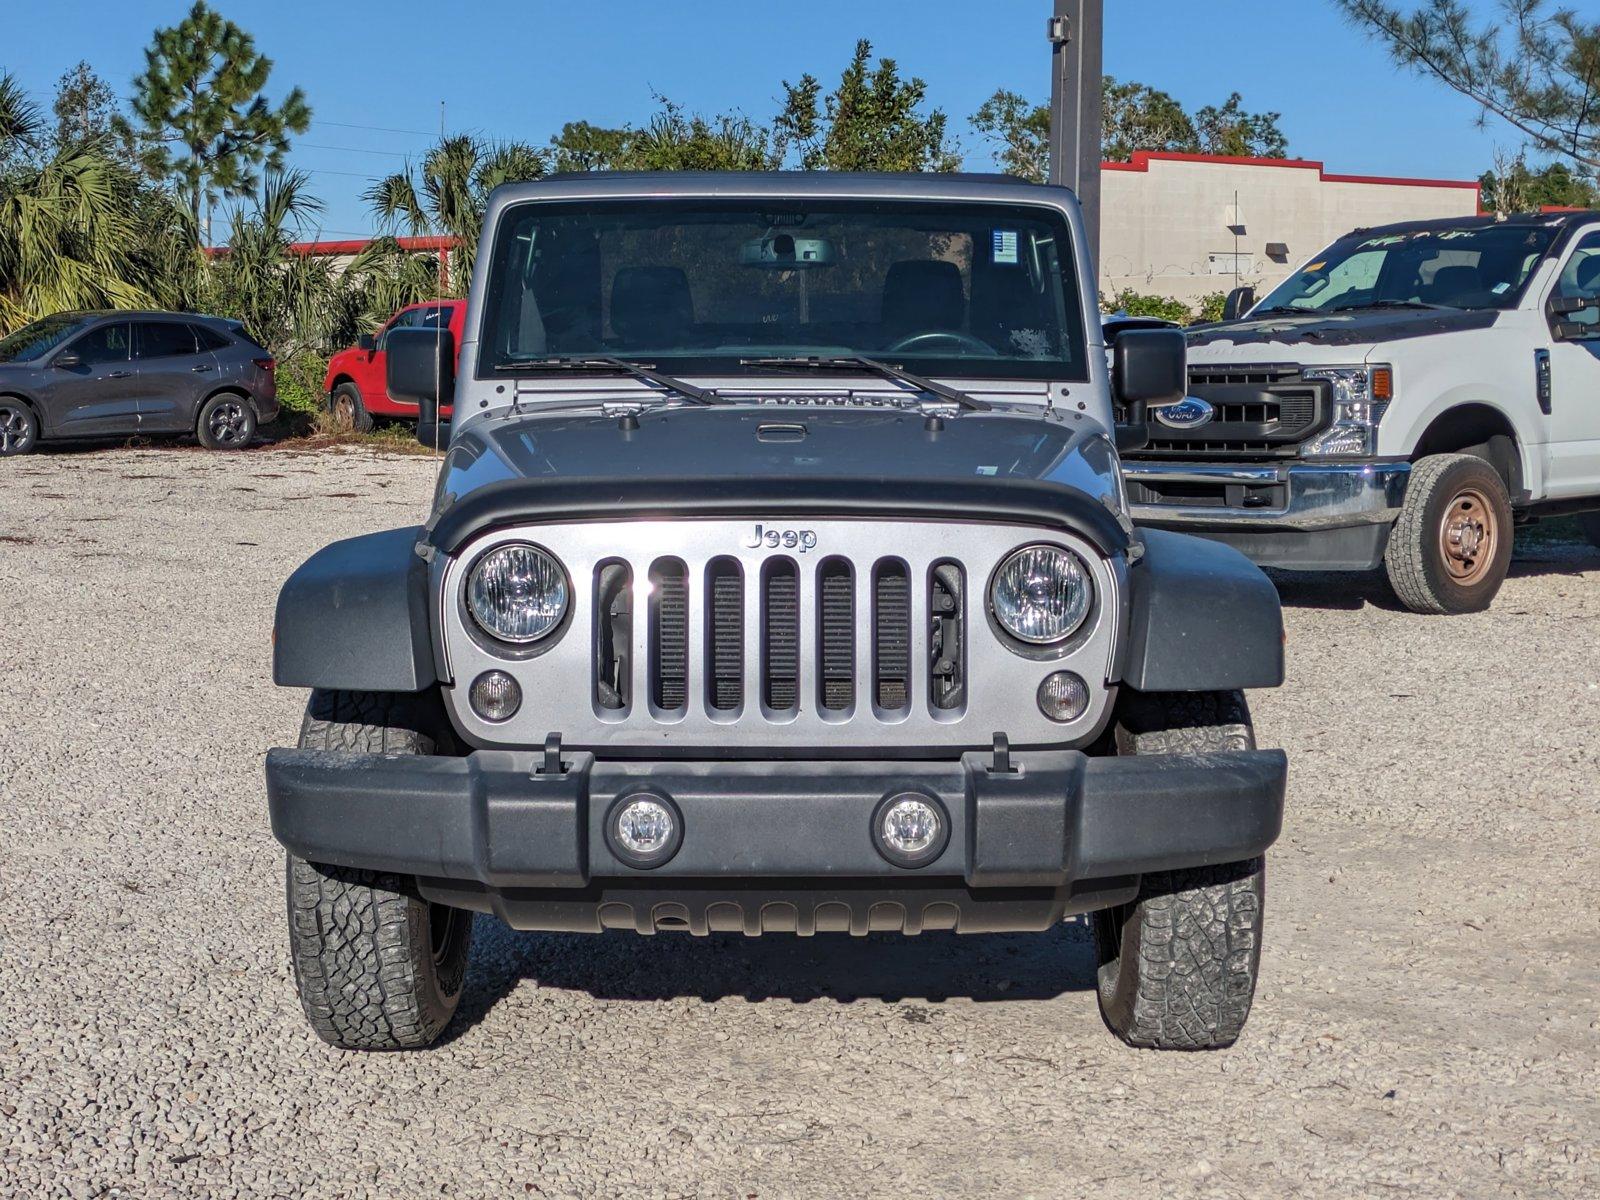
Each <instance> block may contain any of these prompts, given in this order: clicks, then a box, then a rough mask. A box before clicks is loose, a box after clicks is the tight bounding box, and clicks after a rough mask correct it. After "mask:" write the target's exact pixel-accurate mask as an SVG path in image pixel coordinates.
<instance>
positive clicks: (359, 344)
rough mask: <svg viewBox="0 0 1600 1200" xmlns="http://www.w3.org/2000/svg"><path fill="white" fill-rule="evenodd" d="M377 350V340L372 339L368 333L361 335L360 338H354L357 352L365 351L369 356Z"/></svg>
mask: <svg viewBox="0 0 1600 1200" xmlns="http://www.w3.org/2000/svg"><path fill="white" fill-rule="evenodd" d="M377 348H378V339H377V338H375V337H373V336H372V335H371V334H370V333H363V334H362V335H361V336H360V337H358V338H356V349H357V350H365V351H366V352H367V353H368V354H371V353H372V352H373V351H374V350H376V349H377Z"/></svg>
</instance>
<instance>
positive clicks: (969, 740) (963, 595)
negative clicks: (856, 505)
mask: <svg viewBox="0 0 1600 1200" xmlns="http://www.w3.org/2000/svg"><path fill="white" fill-rule="evenodd" d="M758 525H762V527H763V528H765V525H764V523H762V522H759V521H758V520H757V519H752V520H750V521H730V520H720V519H719V520H687V519H686V520H682V521H668V520H660V521H648V522H646V521H641V522H618V523H612V524H573V525H560V526H541V527H535V528H528V529H522V530H507V531H503V532H500V533H496V534H492V535H489V536H488V537H486V538H484V539H483V540H482V541H480V542H479V543H477V544H476V545H475V546H474V547H472V548H471V550H469V551H468V552H465V553H463V554H462V555H461V556H460V557H459V558H457V559H454V560H451V562H450V563H449V564H446V565H444V566H442V567H441V568H440V578H439V579H438V586H439V588H440V593H439V595H440V597H441V607H440V613H441V617H442V619H443V625H444V630H445V646H446V653H447V657H448V661H449V664H450V668H451V674H452V676H453V685H454V686H452V687H451V688H449V689H447V695H448V696H449V699H450V701H451V707H452V709H453V711H454V713H455V715H456V717H457V719H458V721H459V722H460V723H461V725H462V726H463V728H464V729H465V730H466V731H467V732H468V733H469V735H470V736H471V738H472V740H474V741H477V742H480V743H482V744H485V745H535V746H536V745H541V744H543V743H544V741H545V739H546V738H547V737H548V736H549V735H551V734H560V735H561V737H562V740H563V744H564V745H568V746H572V747H574V748H579V749H585V748H587V749H593V750H595V751H596V752H597V753H602V754H603V753H606V752H609V751H615V752H617V753H618V754H620V755H622V756H629V755H639V754H641V753H645V752H649V753H653V754H655V755H663V756H664V755H688V754H695V753H700V754H715V753H717V752H719V751H720V750H722V749H741V750H744V751H747V752H748V751H756V750H760V749H762V748H769V749H773V750H782V751H785V752H787V751H789V750H791V749H792V748H795V747H809V748H814V749H816V750H818V751H819V752H821V753H824V754H826V753H832V752H838V753H852V754H858V755H859V754H861V753H864V752H872V751H876V750H883V751H896V750H898V751H901V752H904V751H907V750H918V749H920V750H926V751H928V752H930V753H931V752H940V751H943V750H946V749H973V748H981V747H984V746H987V745H988V744H990V743H991V742H992V740H993V737H994V735H995V734H996V733H1002V734H1005V735H1006V736H1007V737H1008V738H1009V739H1010V741H1011V742H1012V744H1013V745H1017V746H1024V745H1057V744H1062V743H1067V742H1071V741H1073V740H1074V739H1075V737H1077V736H1083V735H1087V733H1088V732H1092V728H1093V727H1094V726H1095V725H1096V724H1097V723H1098V721H1099V718H1100V716H1101V714H1102V713H1103V711H1104V704H1105V692H1106V689H1105V687H1104V686H1103V685H1104V682H1105V680H1106V675H1107V666H1108V663H1109V662H1110V659H1111V648H1112V642H1113V640H1114V636H1115V620H1114V614H1115V613H1116V611H1117V596H1118V595H1119V593H1120V588H1121V584H1120V575H1119V573H1118V571H1117V569H1115V568H1114V567H1113V565H1112V564H1111V563H1109V562H1107V561H1106V560H1105V559H1103V558H1101V557H1100V555H1099V554H1098V553H1097V552H1096V551H1094V550H1093V549H1092V548H1091V547H1090V546H1088V545H1087V544H1086V543H1084V542H1083V541H1082V540H1081V539H1078V538H1076V537H1069V536H1061V535H1057V534H1052V533H1046V532H1043V531H1040V530H1037V529H1029V528H1026V527H1017V526H1004V525H985V524H977V523H971V524H938V525H935V524H922V523H900V522H882V521H870V520H867V521H839V520H831V519H829V520H814V521H806V522H804V525H805V533H806V535H807V537H808V540H811V541H813V542H814V544H815V547H816V548H815V549H814V550H801V549H800V548H799V546H798V545H791V546H788V547H785V546H783V545H781V544H780V545H779V546H778V547H776V548H773V547H769V546H768V545H767V544H766V543H765V541H764V540H763V541H762V544H761V545H757V546H752V545H749V544H748V543H750V542H752V541H756V540H758V539H757V538H756V537H755V536H754V532H753V531H754V530H756V528H757V527H758ZM512 540H527V541H532V542H535V543H536V544H538V545H539V546H542V547H543V548H544V549H546V550H547V551H549V552H550V553H552V554H554V555H555V556H556V557H557V558H558V559H559V560H560V561H561V563H562V564H563V566H564V567H565V569H566V571H567V574H568V578H569V580H570V582H571V585H572V593H573V600H572V610H571V611H572V617H571V620H570V621H569V623H568V624H567V626H566V627H564V628H563V629H562V630H561V631H560V632H559V633H557V634H555V635H552V637H551V639H550V640H549V643H548V644H540V645H538V646H536V647H535V648H534V649H533V651H532V652H531V653H525V654H524V655H523V656H521V657H518V656H517V655H516V654H515V653H513V652H509V651H504V650H498V649H497V648H496V647H495V646H494V645H493V644H492V643H490V642H489V641H488V640H487V639H485V638H484V637H482V636H481V634H479V633H477V632H476V631H475V628H474V626H473V625H472V622H471V618H470V617H469V616H468V615H467V614H466V611H465V607H464V604H463V603H462V599H461V590H462V586H463V582H464V581H463V579H462V578H461V566H462V564H463V562H465V561H470V560H472V559H473V558H476V557H477V555H478V554H479V552H480V551H481V550H482V549H484V548H487V547H488V546H489V545H492V544H495V543H497V542H502V541H512ZM1041 541H1047V542H1055V543H1058V544H1064V545H1067V546H1069V547H1071V548H1072V549H1074V550H1076V551H1077V552H1078V553H1079V554H1080V555H1082V556H1083V558H1084V560H1085V561H1086V562H1088V563H1089V564H1090V569H1091V573H1092V574H1093V576H1094V580H1095V585H1096V590H1097V595H1098V596H1099V602H1098V604H1097V605H1096V609H1095V612H1094V613H1093V615H1091V617H1090V619H1089V622H1088V623H1087V624H1086V626H1085V629H1084V630H1083V632H1082V633H1080V634H1079V635H1078V636H1077V638H1076V639H1075V640H1074V641H1073V643H1072V644H1071V646H1070V649H1069V652H1068V653H1067V654H1066V655H1065V656H1063V657H1059V658H1044V657H1039V656H1027V655H1021V654H1018V653H1016V652H1015V651H1014V650H1012V649H1010V648H1009V647H1008V646H1006V645H1005V644H1003V643H1002V642H1001V640H1000V639H999V638H998V637H997V636H996V635H995V634H994V632H993V631H992V629H991V628H990V623H989V617H988V613H987V611H986V607H985V603H986V597H987V587H988V583H987V581H988V579H989V577H990V575H991V574H992V572H993V571H994V569H995V567H996V566H997V565H998V564H999V562H1000V561H1001V560H1002V559H1003V558H1004V557H1005V556H1006V555H1007V554H1008V553H1010V552H1011V551H1012V550H1014V549H1016V548H1017V547H1019V546H1022V545H1027V544H1029V543H1032V542H1041ZM1062 667H1070V668H1071V669H1073V670H1075V671H1077V672H1078V673H1079V674H1080V675H1082V676H1083V677H1084V678H1085V679H1087V680H1089V681H1090V683H1091V687H1092V688H1093V689H1094V691H1095V700H1094V702H1093V703H1092V704H1091V705H1090V709H1089V712H1088V714H1086V715H1085V717H1084V718H1082V719H1081V720H1080V721H1078V722H1074V723H1072V724H1071V725H1068V726H1062V725H1057V724H1054V723H1052V722H1050V721H1048V720H1047V719H1045V718H1044V717H1043V716H1042V715H1041V714H1040V713H1039V711H1038V707H1037V703H1036V701H1035V693H1036V691H1037V689H1038V686H1039V683H1040V682H1041V681H1042V679H1043V677H1044V676H1045V675H1047V674H1049V673H1050V672H1051V671H1053V670H1059V669H1061V668H1062ZM494 668H497V669H501V670H509V671H511V672H512V673H513V674H514V675H516V676H517V678H518V680H519V682H521V684H522V691H523V697H524V700H523V707H522V709H521V710H520V711H519V712H518V713H517V714H516V715H515V716H514V717H512V718H511V719H510V720H509V721H507V722H505V723H503V724H500V725H491V724H488V723H485V722H482V721H480V720H478V719H477V718H476V717H474V715H473V714H472V712H471V710H470V709H469V708H468V707H467V706H466V705H465V704H464V703H460V704H458V703H456V692H457V691H460V692H462V693H464V692H465V685H466V684H469V683H470V682H471V681H472V680H473V679H475V678H476V677H477V675H478V674H479V673H481V672H482V671H484V670H489V669H494Z"/></svg>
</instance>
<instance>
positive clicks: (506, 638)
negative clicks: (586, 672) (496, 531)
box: [467, 542, 567, 644]
mask: <svg viewBox="0 0 1600 1200" xmlns="http://www.w3.org/2000/svg"><path fill="white" fill-rule="evenodd" d="M467 608H468V609H469V610H471V612H472V618H473V620H475V621H477V622H478V624H479V625H481V626H482V627H483V630H484V632H485V633H487V634H489V635H490V636H491V637H496V638H499V639H500V640H501V641H503V642H515V643H518V644H521V643H526V642H536V641H538V640H539V639H540V638H542V637H544V636H545V635H546V634H547V633H549V632H550V631H551V630H552V629H554V628H555V627H556V626H557V625H559V624H561V618H562V617H563V616H565V615H566V611H567V574H566V572H565V571H563V570H562V569H561V564H560V563H558V562H557V561H556V560H555V559H554V558H552V557H551V556H550V555H548V554H546V553H545V552H544V551H543V550H541V549H539V547H537V546H529V545H525V544H523V543H521V542H516V543H512V544H511V545H507V546H498V547H496V548H495V549H493V550H491V551H489V553H487V554H485V555H484V556H483V557H482V558H480V559H479V560H478V561H477V563H476V564H475V565H474V566H473V568H472V574H470V575H469V576H467Z"/></svg>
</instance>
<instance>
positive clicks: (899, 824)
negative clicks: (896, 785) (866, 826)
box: [872, 792, 950, 867]
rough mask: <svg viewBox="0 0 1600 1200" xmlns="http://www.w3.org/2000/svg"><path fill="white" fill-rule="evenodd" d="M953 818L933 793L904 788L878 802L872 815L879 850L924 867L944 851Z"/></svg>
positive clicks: (903, 864)
mask: <svg viewBox="0 0 1600 1200" xmlns="http://www.w3.org/2000/svg"><path fill="white" fill-rule="evenodd" d="M949 838H950V822H949V820H948V819H946V817H945V813H944V808H943V806H942V805H940V803H939V802H938V801H937V800H935V799H933V797H931V796H924V795H922V794H921V793H920V792H902V793H900V794H899V795H895V796H890V797H888V798H887V799H885V800H884V801H883V803H881V804H879V805H878V810H877V812H875V813H874V814H873V816H872V839H873V841H874V842H875V843H876V844H877V847H878V853H880V854H882V855H883V856H884V857H885V858H887V859H888V860H889V861H890V862H892V863H894V864H895V865H896V866H901V867H920V866H923V865H924V864H926V863H930V862H932V861H933V860H934V859H936V858H938V857H939V855H941V854H942V853H944V846H945V842H947V841H948V840H949Z"/></svg>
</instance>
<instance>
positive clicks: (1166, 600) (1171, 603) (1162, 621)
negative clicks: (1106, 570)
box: [1122, 529, 1283, 692]
mask: <svg viewBox="0 0 1600 1200" xmlns="http://www.w3.org/2000/svg"><path fill="white" fill-rule="evenodd" d="M1139 536H1140V538H1141V540H1142V541H1143V542H1144V554H1143V556H1142V557H1140V558H1139V559H1138V561H1137V562H1135V563H1133V564H1132V566H1130V568H1129V570H1128V581H1129V592H1130V595H1129V604H1128V638H1127V644H1126V652H1125V655H1124V657H1123V665H1122V682H1123V683H1125V684H1127V685H1128V686H1129V687H1132V688H1137V689H1138V690H1139V691H1141V692H1211V691H1232V690H1234V689H1242V688H1265V687H1277V686H1278V685H1279V684H1281V683H1282V682H1283V606H1282V604H1281V603H1280V601H1279V599H1278V589H1277V588H1275V587H1274V586H1273V585H1272V581H1271V580H1270V579H1268V578H1267V577H1266V575H1265V574H1264V573H1263V572H1262V571H1261V568H1259V567H1257V566H1256V565H1255V564H1254V563H1252V562H1251V561H1250V560H1249V559H1248V558H1246V557H1245V556H1244V555H1243V554H1240V553H1239V552H1238V551H1237V550H1235V549H1234V548H1233V547H1231V546H1224V545H1222V544H1221V543H1220V542H1211V541H1207V540H1206V539H1204V538H1198V537H1193V536H1191V535H1189V534H1183V533H1173V532H1171V531H1169V530H1164V529H1141V530H1140V531H1139Z"/></svg>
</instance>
